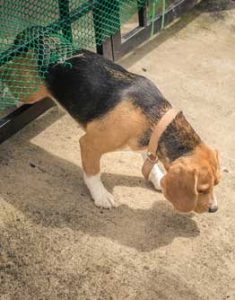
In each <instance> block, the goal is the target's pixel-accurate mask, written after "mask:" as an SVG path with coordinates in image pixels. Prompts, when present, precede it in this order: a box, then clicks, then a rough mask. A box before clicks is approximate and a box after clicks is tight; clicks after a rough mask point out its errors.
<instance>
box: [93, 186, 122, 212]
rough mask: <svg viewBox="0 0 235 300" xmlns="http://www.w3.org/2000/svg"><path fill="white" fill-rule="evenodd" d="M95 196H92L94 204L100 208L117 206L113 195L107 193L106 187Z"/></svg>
mask: <svg viewBox="0 0 235 300" xmlns="http://www.w3.org/2000/svg"><path fill="white" fill-rule="evenodd" d="M97 196H98V197H97ZM97 196H96V197H94V200H95V205H96V206H98V207H102V208H112V207H116V206H117V204H116V202H115V200H114V197H113V195H112V194H111V193H109V192H108V191H107V190H106V189H104V190H103V191H102V193H100V195H97Z"/></svg>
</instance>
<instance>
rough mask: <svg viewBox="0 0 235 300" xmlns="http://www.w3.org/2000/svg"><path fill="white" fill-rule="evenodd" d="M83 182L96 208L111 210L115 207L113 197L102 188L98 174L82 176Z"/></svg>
mask: <svg viewBox="0 0 235 300" xmlns="http://www.w3.org/2000/svg"><path fill="white" fill-rule="evenodd" d="M84 181H85V183H86V185H87V187H88V189H89V191H90V193H91V197H92V198H93V200H94V201H95V205H96V206H98V207H103V208H112V207H116V206H117V204H116V203H115V201H114V198H113V195H112V194H111V193H109V192H108V191H107V190H106V188H105V187H104V185H103V183H102V181H101V179H100V175H99V174H98V175H95V176H90V177H88V176H86V175H85V174H84Z"/></svg>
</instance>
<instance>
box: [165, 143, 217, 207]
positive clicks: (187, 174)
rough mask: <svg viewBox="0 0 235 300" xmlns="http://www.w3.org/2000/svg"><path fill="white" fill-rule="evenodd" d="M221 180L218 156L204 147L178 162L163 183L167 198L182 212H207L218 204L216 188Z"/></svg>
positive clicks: (173, 164) (171, 168) (169, 170)
mask: <svg viewBox="0 0 235 300" xmlns="http://www.w3.org/2000/svg"><path fill="white" fill-rule="evenodd" d="M219 179H220V167H219V159H218V152H217V151H216V150H212V149H210V148H209V147H208V146H206V145H205V144H200V145H199V146H197V147H196V148H195V150H194V151H193V153H192V154H191V155H188V156H183V157H180V158H178V159H176V160H175V161H174V162H173V163H172V164H170V166H169V168H168V172H167V174H166V175H165V176H164V177H163V178H162V180H161V186H162V191H163V194H164V196H165V197H166V198H167V199H168V200H169V201H170V202H171V203H172V204H173V206H174V207H175V208H176V210H178V211H180V212H190V211H195V212H197V213H202V212H206V211H208V210H209V209H212V207H214V206H215V205H216V204H215V201H216V200H215V197H214V193H213V188H214V186H215V185H216V184H218V182H219Z"/></svg>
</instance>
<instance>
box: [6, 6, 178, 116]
mask: <svg viewBox="0 0 235 300" xmlns="http://www.w3.org/2000/svg"><path fill="white" fill-rule="evenodd" d="M145 2H146V1H145V0H86V1H85V0H0V111H1V110H4V109H6V108H7V107H8V106H12V105H13V104H16V103H18V102H19V101H23V100H25V99H27V96H30V95H31V94H32V93H33V92H34V91H36V90H37V89H38V88H39V86H40V82H41V79H42V78H43V77H44V76H45V72H46V71H47V67H48V65H49V64H51V63H54V62H57V61H60V62H61V61H64V60H65V59H66V58H67V57H70V56H71V55H72V53H73V51H74V50H75V49H79V48H86V49H90V50H95V49H96V46H97V45H101V44H102V43H103V42H104V40H105V39H106V38H107V37H110V36H111V35H113V34H114V33H115V32H117V31H118V30H119V28H120V26H121V25H122V24H123V23H124V22H126V21H128V20H129V19H130V17H132V16H133V15H134V14H135V13H137V11H138V10H139V9H140V7H142V6H143V5H144V4H145ZM171 2H173V1H164V0H163V1H162V0H151V1H149V3H150V6H149V18H150V21H151V19H152V18H153V14H156V12H157V11H158V10H159V9H160V10H161V9H162V7H164V9H165V6H166V3H167V4H170V3H171ZM151 5H152V6H151Z"/></svg>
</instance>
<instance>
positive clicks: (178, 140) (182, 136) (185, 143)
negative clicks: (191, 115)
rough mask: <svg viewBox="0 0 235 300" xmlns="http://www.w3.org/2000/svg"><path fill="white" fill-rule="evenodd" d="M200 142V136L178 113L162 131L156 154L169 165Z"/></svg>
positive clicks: (188, 152)
mask: <svg viewBox="0 0 235 300" xmlns="http://www.w3.org/2000/svg"><path fill="white" fill-rule="evenodd" d="M200 143H201V139H200V137H199V136H198V135H197V133H196V132H195V130H194V129H193V128H192V126H191V125H190V124H189V122H188V121H187V120H186V119H185V117H184V115H183V114H182V113H179V114H178V115H177V116H176V118H175V119H174V120H173V121H172V122H171V124H170V125H169V126H168V127H167V129H166V130H165V131H164V132H163V134H162V136H161V138H160V141H159V147H158V151H157V154H158V156H159V159H160V160H161V161H162V163H163V164H164V165H169V164H170V163H171V162H172V161H174V160H176V159H177V158H179V157H180V156H183V155H187V154H190V153H191V152H192V151H193V149H195V147H196V146H197V145H199V144H200Z"/></svg>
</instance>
